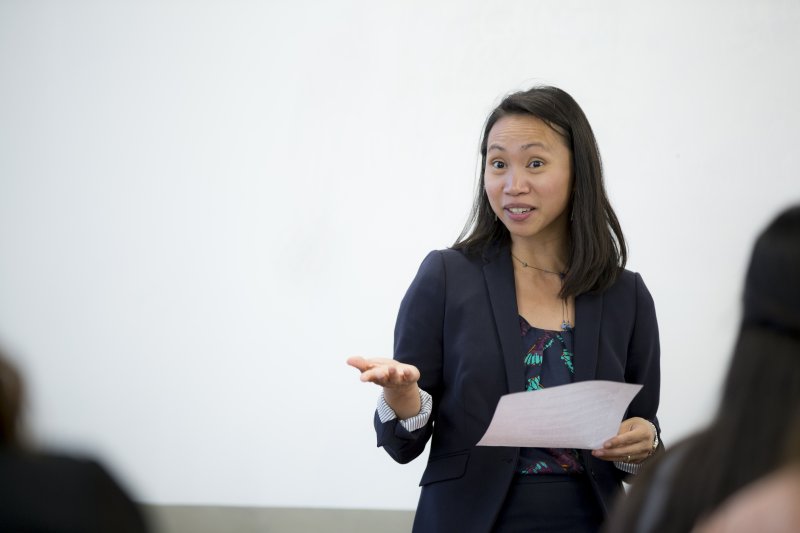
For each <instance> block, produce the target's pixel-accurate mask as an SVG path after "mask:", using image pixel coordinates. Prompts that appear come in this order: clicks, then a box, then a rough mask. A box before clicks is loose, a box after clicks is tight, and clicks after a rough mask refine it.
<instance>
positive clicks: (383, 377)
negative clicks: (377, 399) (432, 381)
mask: <svg viewBox="0 0 800 533" xmlns="http://www.w3.org/2000/svg"><path fill="white" fill-rule="evenodd" d="M347 364H348V365H350V366H352V367H354V368H357V369H358V370H360V371H361V381H364V382H370V383H374V384H376V385H380V386H381V387H384V388H387V389H403V388H408V387H411V386H412V385H414V384H415V383H416V382H417V381H418V380H419V370H417V367H415V366H414V365H407V364H405V363H400V362H398V361H395V360H394V359H388V358H386V357H371V358H369V359H365V358H364V357H359V356H354V357H350V358H349V359H348V360H347Z"/></svg>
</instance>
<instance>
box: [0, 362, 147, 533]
mask: <svg viewBox="0 0 800 533" xmlns="http://www.w3.org/2000/svg"><path fill="white" fill-rule="evenodd" d="M23 388H24V387H23V380H22V377H21V376H20V374H19V372H18V371H17V370H16V369H15V368H14V366H13V365H12V364H11V363H10V361H9V360H8V359H6V358H5V357H4V356H3V354H2V353H0V531H15V532H16V531H19V532H23V531H24V532H40V531H42V532H43V531H47V532H48V533H67V532H70V533H76V532H80V533H107V532H114V533H142V532H145V531H147V525H146V523H145V520H144V517H143V515H142V512H141V511H140V509H139V508H138V506H137V505H136V504H135V503H134V502H133V501H131V499H130V498H129V497H128V495H127V494H126V493H125V492H124V490H123V489H122V488H121V487H120V486H119V485H118V484H117V482H116V481H115V480H114V479H113V478H112V477H111V475H110V474H109V473H108V472H107V471H106V469H105V468H103V466H101V465H100V464H99V463H98V462H96V461H94V460H91V459H81V458H76V457H66V456H63V455H59V454H52V453H44V452H40V451H35V450H34V449H33V448H32V447H31V446H30V445H29V444H28V443H27V439H23V438H22V426H23V418H24V417H23V412H22V404H23V402H24V395H23Z"/></svg>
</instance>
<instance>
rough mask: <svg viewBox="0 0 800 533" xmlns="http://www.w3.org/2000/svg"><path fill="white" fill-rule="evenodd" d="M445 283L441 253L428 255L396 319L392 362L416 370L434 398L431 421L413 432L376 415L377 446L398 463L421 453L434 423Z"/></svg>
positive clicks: (439, 382)
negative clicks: (393, 359)
mask: <svg viewBox="0 0 800 533" xmlns="http://www.w3.org/2000/svg"><path fill="white" fill-rule="evenodd" d="M446 281H447V280H446V275H445V268H444V260H443V258H442V253H441V252H438V251H434V252H431V253H429V254H428V256H427V257H426V258H425V259H424V260H423V262H422V265H421V266H420V268H419V271H418V272H417V275H416V277H415V278H414V281H413V282H412V283H411V286H410V287H409V288H408V291H407V292H406V295H405V297H404V298H403V301H402V302H401V304H400V311H399V312H398V315H397V323H396V325H395V330H394V358H395V359H396V360H397V361H402V362H403V363H407V364H411V365H414V366H416V367H417V368H418V369H419V372H420V379H419V383H418V385H419V387H420V388H421V389H423V390H425V391H426V392H428V393H429V394H430V395H431V396H432V397H433V410H432V412H431V416H430V419H429V420H428V423H427V424H426V425H425V426H424V427H422V428H420V429H418V430H416V431H408V430H406V429H405V428H404V427H403V426H402V425H401V424H400V423H399V421H398V420H397V419H394V420H389V421H387V422H386V423H381V421H380V419H379V418H378V414H377V412H376V413H375V417H374V423H375V431H376V433H377V436H378V446H383V448H384V449H385V450H386V452H387V453H388V454H389V455H390V456H391V457H392V458H393V459H394V460H395V461H397V462H399V463H407V462H409V461H411V460H412V459H414V458H416V457H417V456H419V455H420V454H421V453H422V451H423V450H424V449H425V444H426V443H427V442H428V439H429V438H430V437H431V434H432V432H433V427H434V425H435V423H436V414H437V412H438V406H439V403H440V402H439V400H440V393H441V388H442V352H443V338H442V331H443V324H444V313H445V292H446Z"/></svg>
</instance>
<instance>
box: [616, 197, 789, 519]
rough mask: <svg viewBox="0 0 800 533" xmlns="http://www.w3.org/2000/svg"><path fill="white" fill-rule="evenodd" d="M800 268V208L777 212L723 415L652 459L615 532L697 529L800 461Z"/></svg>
mask: <svg viewBox="0 0 800 533" xmlns="http://www.w3.org/2000/svg"><path fill="white" fill-rule="evenodd" d="M798 272H800V206H797V207H794V208H791V209H788V210H786V211H785V212H783V213H782V214H781V215H780V216H778V217H777V218H776V219H775V221H773V223H772V224H770V226H769V227H768V228H767V229H766V230H765V231H764V233H762V235H761V236H760V237H759V239H758V241H757V242H756V244H755V247H754V249H753V255H752V258H751V260H750V266H749V268H748V271H747V278H746V281H745V290H744V299H743V303H744V305H743V307H744V312H743V318H742V323H741V326H740V330H739V336H738V339H737V342H736V347H735V349H734V352H733V357H732V359H731V363H730V367H729V368H728V374H727V377H726V379H725V384H724V387H723V393H722V398H721V400H720V403H719V408H718V410H717V413H716V415H715V417H714V419H713V420H712V422H711V423H710V424H709V425H708V427H707V428H705V429H704V430H702V431H700V432H699V433H696V434H695V435H693V436H691V437H689V438H688V439H686V440H685V441H683V442H682V443H680V444H679V445H678V446H676V447H675V448H674V449H672V450H670V451H668V452H667V453H666V454H664V455H663V457H662V458H660V459H658V460H656V461H654V464H652V465H649V467H648V471H647V472H646V473H645V475H644V476H643V477H642V478H641V479H637V480H636V482H635V483H634V485H633V488H632V489H631V492H630V494H629V495H628V497H627V498H626V499H624V500H622V501H621V502H620V505H619V506H618V507H617V508H616V509H615V511H614V512H613V513H612V515H611V518H610V519H609V522H608V524H607V526H606V528H607V529H606V530H607V531H609V533H610V532H614V533H627V532H636V533H640V532H644V533H646V532H648V531H657V532H659V533H673V532H674V533H678V532H685V531H690V530H691V529H692V527H693V526H694V525H695V524H696V523H698V522H699V521H700V520H702V519H703V518H704V517H705V516H707V515H709V514H710V513H711V512H712V511H713V510H714V509H715V508H717V507H718V506H719V505H720V504H721V503H722V502H724V501H725V500H726V499H727V498H728V497H730V496H731V495H732V494H733V493H734V492H736V491H738V490H739V489H741V488H743V487H744V486H745V485H747V484H749V483H752V482H753V481H755V480H757V479H758V478H760V477H762V476H765V475H767V474H769V473H771V472H772V471H773V470H775V469H776V468H778V467H780V466H782V465H783V464H787V463H789V462H792V461H798V460H800V457H798V452H800V450H797V449H796V448H794V447H796V446H797V445H798V443H800V441H798V435H800V433H799V432H800V277H798V275H797V273H798ZM676 454H677V455H676ZM637 477H638V476H637ZM643 522H647V524H648V525H649V527H644V526H643Z"/></svg>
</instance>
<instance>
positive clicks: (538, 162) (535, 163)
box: [528, 159, 544, 168]
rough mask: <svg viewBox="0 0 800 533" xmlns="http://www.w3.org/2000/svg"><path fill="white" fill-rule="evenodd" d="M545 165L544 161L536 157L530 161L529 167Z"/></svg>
mask: <svg viewBox="0 0 800 533" xmlns="http://www.w3.org/2000/svg"><path fill="white" fill-rule="evenodd" d="M542 165H544V161H539V160H538V159H534V160H533V161H531V162H530V163H528V168H539V167H541V166H542Z"/></svg>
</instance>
